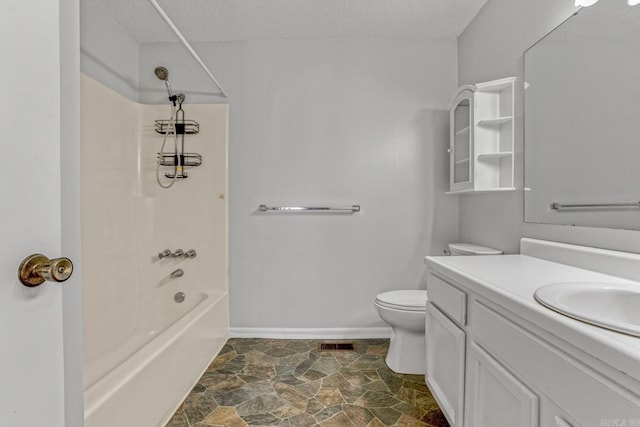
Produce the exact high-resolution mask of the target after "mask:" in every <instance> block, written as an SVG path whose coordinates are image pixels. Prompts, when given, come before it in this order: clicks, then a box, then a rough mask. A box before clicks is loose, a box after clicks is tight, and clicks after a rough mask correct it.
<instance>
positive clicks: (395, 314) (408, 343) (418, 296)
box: [375, 243, 502, 375]
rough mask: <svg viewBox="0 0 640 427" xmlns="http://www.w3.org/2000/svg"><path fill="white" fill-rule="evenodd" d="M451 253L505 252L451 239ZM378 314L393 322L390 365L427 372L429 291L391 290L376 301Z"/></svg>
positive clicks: (408, 371) (410, 371)
mask: <svg viewBox="0 0 640 427" xmlns="http://www.w3.org/2000/svg"><path fill="white" fill-rule="evenodd" d="M447 253H448V254H449V255H501V254H502V251H500V250H497V249H493V248H488V247H486V246H479V245H473V244H470V243H450V244H449V250H448V251H447ZM375 306H376V310H377V311H378V314H379V315H380V317H381V318H382V320H384V321H385V322H387V323H388V324H389V325H390V326H391V342H390V343H389V351H388V353H387V358H386V359H385V361H386V362H387V366H388V367H389V368H390V369H391V370H392V371H394V372H397V373H400V374H417V375H422V374H424V373H425V372H426V363H425V362H426V359H425V353H426V352H425V350H426V339H425V338H426V335H425V331H426V307H427V291H391V292H384V293H381V294H379V295H378V296H377V297H376V301H375Z"/></svg>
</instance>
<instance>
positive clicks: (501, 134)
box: [449, 77, 516, 194]
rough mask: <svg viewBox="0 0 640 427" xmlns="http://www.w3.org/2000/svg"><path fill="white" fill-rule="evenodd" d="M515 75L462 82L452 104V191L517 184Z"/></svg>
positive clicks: (511, 187)
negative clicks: (515, 175)
mask: <svg viewBox="0 0 640 427" xmlns="http://www.w3.org/2000/svg"><path fill="white" fill-rule="evenodd" d="M515 80H516V79H515V77H509V78H505V79H500V80H494V81H490V82H485V83H478V84H476V85H469V86H462V87H461V88H459V89H458V91H457V92H456V95H455V97H454V99H453V101H452V103H451V107H450V110H449V119H450V135H449V139H450V146H449V171H450V173H449V176H450V187H449V188H450V191H449V193H450V194H457V193H465V192H480V191H509V190H515V188H514V104H515V97H514V94H515V90H514V89H515Z"/></svg>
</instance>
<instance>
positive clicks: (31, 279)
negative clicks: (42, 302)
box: [18, 254, 73, 288]
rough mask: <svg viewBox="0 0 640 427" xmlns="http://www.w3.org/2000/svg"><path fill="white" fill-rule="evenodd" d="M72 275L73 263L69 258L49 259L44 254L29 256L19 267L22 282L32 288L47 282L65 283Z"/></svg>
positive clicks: (19, 276)
mask: <svg viewBox="0 0 640 427" xmlns="http://www.w3.org/2000/svg"><path fill="white" fill-rule="evenodd" d="M71 273H73V263H72V262H71V260H70V259H69V258H53V259H49V258H47V257H46V256H44V255H42V254H33V255H29V256H28V257H26V258H25V259H24V260H23V261H22V262H21V263H20V267H18V278H19V279H20V282H21V283H22V284H23V285H25V286H28V287H30V288H32V287H34V286H39V285H41V284H43V283H44V282H45V280H49V281H51V282H64V281H65V280H67V279H68V278H69V277H71Z"/></svg>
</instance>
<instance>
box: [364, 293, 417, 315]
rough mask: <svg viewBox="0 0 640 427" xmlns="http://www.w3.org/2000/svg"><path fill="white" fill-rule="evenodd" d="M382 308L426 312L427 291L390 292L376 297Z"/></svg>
mask: <svg viewBox="0 0 640 427" xmlns="http://www.w3.org/2000/svg"><path fill="white" fill-rule="evenodd" d="M376 304H378V305H379V306H382V307H387V308H392V309H395V310H404V311H426V307H427V291H390V292H383V293H381V294H379V295H378V296H377V297H376Z"/></svg>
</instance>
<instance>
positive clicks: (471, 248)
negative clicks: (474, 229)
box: [449, 243, 502, 255]
mask: <svg viewBox="0 0 640 427" xmlns="http://www.w3.org/2000/svg"><path fill="white" fill-rule="evenodd" d="M449 251H451V252H452V253H453V252H457V253H461V254H469V255H502V251H500V250H498V249H493V248H489V247H487V246H480V245H474V244H472V243H449Z"/></svg>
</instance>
